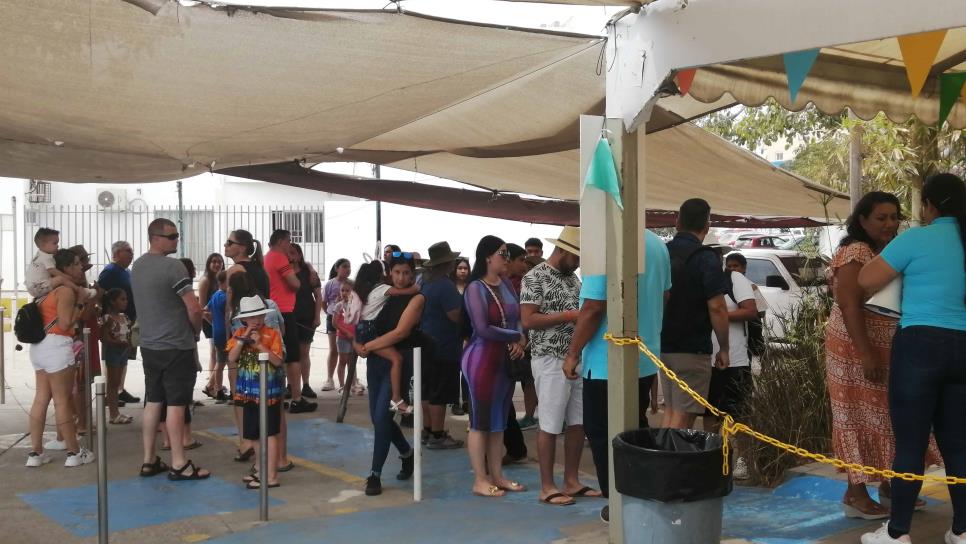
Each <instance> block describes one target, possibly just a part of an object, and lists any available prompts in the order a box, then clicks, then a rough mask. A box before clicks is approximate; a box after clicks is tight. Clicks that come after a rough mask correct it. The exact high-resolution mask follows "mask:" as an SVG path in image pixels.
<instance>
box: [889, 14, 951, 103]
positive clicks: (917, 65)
mask: <svg viewBox="0 0 966 544" xmlns="http://www.w3.org/2000/svg"><path fill="white" fill-rule="evenodd" d="M945 38H946V31H945V30H936V31H934V32H923V33H922V34H910V35H908V36H899V37H898V38H896V39H897V40H899V50H901V51H902V60H903V62H904V63H905V64H906V76H907V77H908V78H909V87H911V88H912V96H913V97H917V96H919V93H920V92H921V91H922V86H923V85H925V84H926V78H927V77H929V70H931V69H932V64H933V62H935V61H936V55H938V54H939V48H940V47H941V46H942V44H943V39H945Z"/></svg>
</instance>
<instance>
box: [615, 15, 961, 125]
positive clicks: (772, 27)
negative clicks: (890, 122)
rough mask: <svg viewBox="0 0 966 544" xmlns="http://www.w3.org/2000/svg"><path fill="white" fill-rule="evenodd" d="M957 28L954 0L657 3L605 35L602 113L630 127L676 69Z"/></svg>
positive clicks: (642, 117)
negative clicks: (604, 102)
mask: <svg viewBox="0 0 966 544" xmlns="http://www.w3.org/2000/svg"><path fill="white" fill-rule="evenodd" d="M963 26H966V10H964V9H962V2H961V1H960V0H932V1H930V2H909V1H908V0H850V1H848V2H842V1H841V0H812V1H809V2H801V1H799V0H769V1H768V2H762V1H761V0H657V1H656V2H654V3H652V4H648V5H646V6H644V7H643V8H642V9H641V11H640V12H639V14H637V15H630V16H627V17H625V18H623V19H621V20H619V21H617V22H616V24H615V29H614V31H613V32H612V33H611V35H612V36H613V35H615V34H616V37H617V40H616V44H617V55H616V62H613V63H612V62H611V61H610V59H611V58H612V57H610V56H609V57H608V67H609V71H608V75H607V112H608V113H607V116H608V117H621V118H623V119H624V123H625V125H626V127H627V129H628V130H634V129H636V128H637V127H638V126H639V125H641V123H643V122H644V120H645V119H646V117H647V115H648V114H649V112H650V107H651V106H652V105H653V103H654V97H655V96H656V95H658V93H659V92H660V89H661V86H662V84H664V82H665V81H666V80H667V79H668V77H669V76H670V75H671V74H672V73H673V72H674V71H675V70H679V69H682V68H691V67H700V66H707V65H711V64H720V63H726V62H734V61H737V60H742V59H749V58H756V57H766V56H771V55H778V54H782V53H787V52H791V51H802V50H806V49H814V48H818V47H830V46H834V45H842V44H848V43H856V42H864V41H871V40H877V39H882V38H891V37H893V36H901V35H904V34H915V33H919V32H927V31H932V30H940V29H944V28H958V27H963ZM610 41H612V42H613V41H614V40H610ZM613 45H614V44H613V43H608V48H609V49H611V48H613Z"/></svg>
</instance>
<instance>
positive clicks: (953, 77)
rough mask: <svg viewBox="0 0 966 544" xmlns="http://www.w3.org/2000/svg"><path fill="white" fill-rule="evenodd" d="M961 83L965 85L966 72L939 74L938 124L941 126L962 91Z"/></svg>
mask: <svg viewBox="0 0 966 544" xmlns="http://www.w3.org/2000/svg"><path fill="white" fill-rule="evenodd" d="M963 85H966V72H959V73H957V74H943V75H941V76H939V125H938V126H940V127H942V126H943V123H944V122H945V121H946V118H947V117H949V112H951V111H953V106H955V105H956V101H957V100H959V98H960V96H961V93H962V92H963Z"/></svg>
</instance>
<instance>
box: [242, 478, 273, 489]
mask: <svg viewBox="0 0 966 544" xmlns="http://www.w3.org/2000/svg"><path fill="white" fill-rule="evenodd" d="M281 485H282V484H281V483H279V482H275V483H274V484H268V486H266V487H268V488H269V489H271V488H273V487H279V486H281ZM261 488H262V481H261V480H259V479H258V478H255V479H254V480H252V481H250V482H248V483H247V484H245V489H261Z"/></svg>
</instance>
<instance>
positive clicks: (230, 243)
mask: <svg viewBox="0 0 966 544" xmlns="http://www.w3.org/2000/svg"><path fill="white" fill-rule="evenodd" d="M240 245H242V244H241V242H236V241H234V240H225V247H230V246H240Z"/></svg>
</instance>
